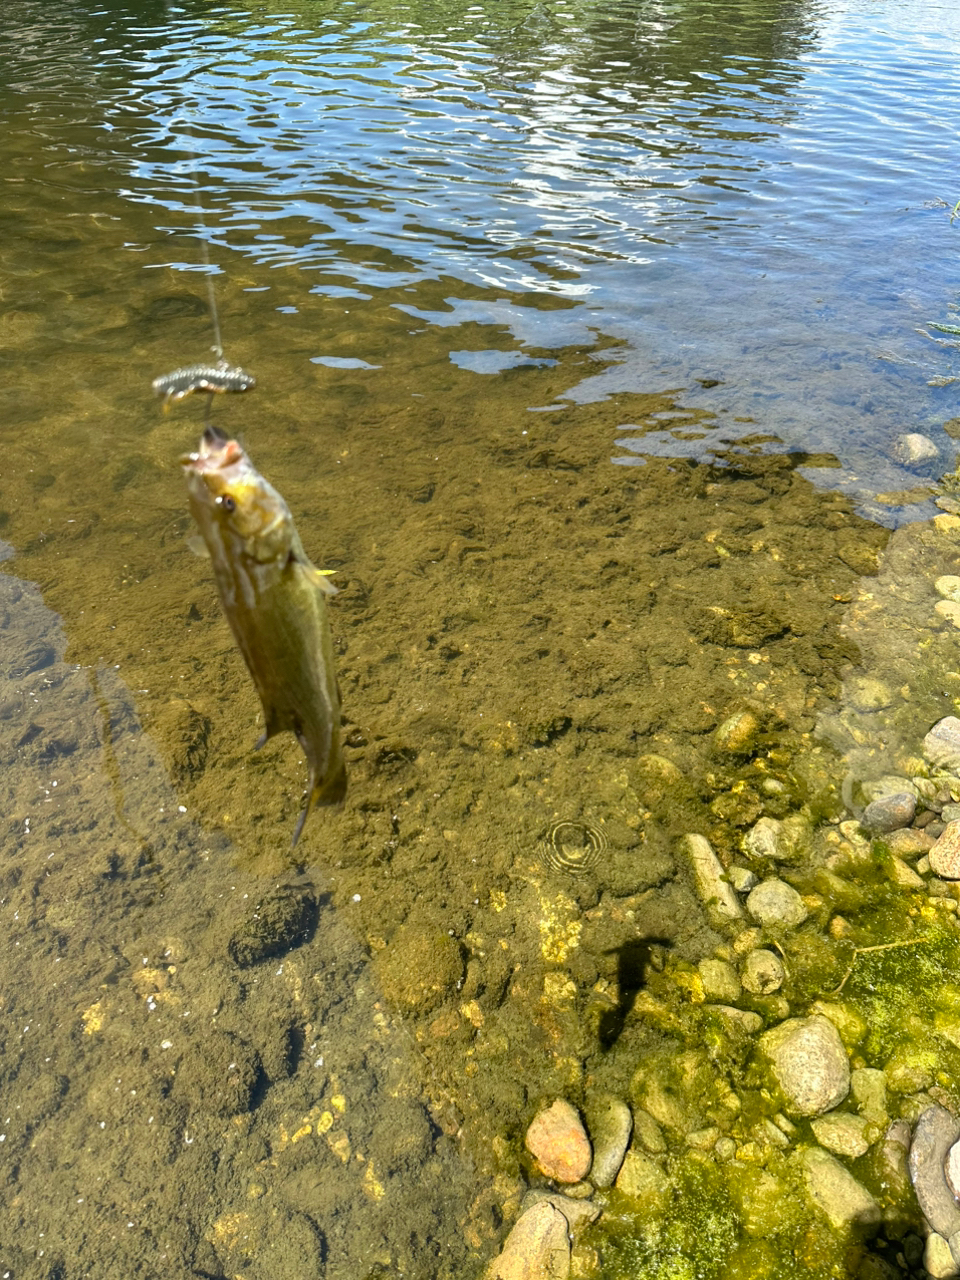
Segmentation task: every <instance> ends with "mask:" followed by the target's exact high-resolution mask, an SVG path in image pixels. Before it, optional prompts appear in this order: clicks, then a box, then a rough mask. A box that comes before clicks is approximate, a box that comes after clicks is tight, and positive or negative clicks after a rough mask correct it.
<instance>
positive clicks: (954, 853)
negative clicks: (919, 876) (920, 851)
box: [928, 822, 960, 880]
mask: <svg viewBox="0 0 960 1280" xmlns="http://www.w3.org/2000/svg"><path fill="white" fill-rule="evenodd" d="M928 856H929V859H930V870H931V871H932V872H933V873H934V874H935V875H938V876H941V877H942V878H943V879H944V880H960V822H948V823H947V825H946V827H944V829H943V832H942V833H941V835H940V836H939V837H938V839H937V841H936V843H935V844H934V846H933V848H932V849H931V850H930V853H929V855H928Z"/></svg>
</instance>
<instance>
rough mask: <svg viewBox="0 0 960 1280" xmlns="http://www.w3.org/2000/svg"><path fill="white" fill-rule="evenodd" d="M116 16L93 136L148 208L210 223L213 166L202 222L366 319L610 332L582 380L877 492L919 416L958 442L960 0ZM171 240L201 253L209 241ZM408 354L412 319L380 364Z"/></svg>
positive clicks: (528, 337)
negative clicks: (137, 19) (715, 417)
mask: <svg viewBox="0 0 960 1280" xmlns="http://www.w3.org/2000/svg"><path fill="white" fill-rule="evenodd" d="M102 21H103V23H104V30H105V31H106V32H107V33H108V34H106V35H105V36H102V37H100V39H101V40H102V42H103V44H106V45H107V46H108V47H109V46H110V45H112V44H115V45H117V46H118V47H117V48H116V50H115V52H113V53H110V52H108V53H107V54H106V55H104V54H102V53H101V49H102V47H103V46H102V45H100V46H98V45H97V44H96V43H94V42H93V41H92V42H91V43H90V46H89V48H88V49H87V50H86V51H85V52H86V54H87V57H88V58H91V59H93V60H94V61H95V62H97V68H98V69H97V73H96V79H97V80H98V81H99V82H101V83H103V82H104V81H106V82H108V83H109V82H110V81H111V80H113V78H114V77H116V78H118V79H122V83H119V84H115V85H112V86H111V91H109V92H108V93H107V94H106V96H105V98H104V97H103V95H100V94H98V102H97V106H96V108H95V113H96V114H95V117H94V118H92V119H91V120H90V122H89V123H90V126H91V128H92V131H93V133H94V135H95V137H96V142H95V143H94V144H93V147H92V148H91V149H92V150H93V151H94V153H96V152H100V153H101V159H102V161H103V162H107V161H108V158H109V161H108V162H109V163H110V165H111V167H115V168H119V169H120V170H121V171H123V170H125V171H126V173H127V180H126V181H124V179H123V178H121V179H120V182H121V187H120V190H121V193H122V195H123V196H124V197H125V198H127V199H129V200H132V201H135V202H141V203H143V204H145V205H146V206H147V207H148V209H149V210H150V211H151V214H150V216H151V217H152V218H153V220H154V221H155V222H156V225H157V226H158V227H160V228H163V229H168V230H172V231H178V230H182V229H183V228H184V227H185V226H190V225H191V224H194V223H195V221H196V219H195V214H194V211H193V206H195V204H196V202H197V187H195V186H194V183H195V182H196V183H197V185H198V187H199V193H200V196H201V198H202V199H203V202H204V204H205V205H206V206H207V224H208V232H209V236H210V238H211V240H212V241H213V242H214V243H215V244H217V245H221V246H229V247H230V248H232V249H236V250H239V251H240V252H241V253H242V254H243V255H245V256H249V257H250V258H252V259H253V260H254V261H255V262H257V263H258V264H261V265H265V266H270V267H282V266H296V267H297V268H299V269H300V270H301V271H302V273H303V274H302V276H301V277H300V280H301V287H302V288H303V289H304V290H315V291H316V292H317V293H319V294H320V295H321V296H326V297H328V298H329V297H334V298H345V299H349V300H350V302H351V306H350V312H351V314H352V316H353V319H354V322H355V323H359V324H370V325H371V327H376V326H375V325H374V323H373V319H372V317H373V315H375V314H377V313H378V312H379V310H380V309H381V308H382V307H383V306H385V305H386V306H391V307H393V308H398V309H400V310H401V311H403V312H405V313H406V314H407V315H409V316H410V317H411V318H412V319H413V320H414V321H418V322H420V323H423V324H426V325H430V324H443V325H446V326H448V327H450V328H452V329H454V330H456V329H457V328H458V327H459V326H460V325H462V324H463V323H466V322H468V321H474V322H477V323H479V324H481V325H489V326H491V331H492V332H493V331H498V330H506V332H507V333H508V334H509V335H510V338H511V339H512V345H513V346H514V347H515V348H518V349H522V348H523V347H537V348H553V347H556V346H559V345H564V344H572V343H576V344H585V343H590V342H593V341H596V339H597V337H598V336H599V335H604V336H605V338H606V339H607V340H608V341H609V339H610V338H613V339H615V340H616V341H617V342H618V343H620V344H622V346H621V347H620V349H619V350H618V351H617V352H616V353H615V358H613V357H611V358H610V359H609V361H608V363H607V364H606V367H605V368H604V369H603V370H602V371H598V372H597V373H596V375H594V376H592V377H586V378H584V379H582V380H581V381H580V382H579V383H578V384H577V385H575V386H573V387H571V388H569V389H568V391H567V398H569V399H571V400H574V401H575V402H584V401H591V400H595V399H597V398H600V397H604V396H610V395H612V394H616V393H622V392H637V391H659V390H661V389H662V388H663V387H665V386H670V387H674V388H677V389H678V390H679V391H680V392H681V393H682V394H683V396H684V398H685V401H686V403H688V404H689V405H691V406H695V407H700V408H705V409H707V410H709V411H711V412H714V413H725V414H729V415H731V416H733V417H738V416H741V417H742V416H751V417H752V418H753V419H754V420H755V421H756V423H757V424H758V426H759V427H760V429H762V430H764V431H767V432H770V433H772V434H775V435H777V436H779V437H780V439H781V440H782V441H783V445H784V447H786V448H789V449H793V450H806V451H808V452H810V453H816V454H822V453H832V454H834V455H836V456H837V457H838V458H839V459H840V460H841V462H842V463H843V465H844V468H846V473H845V474H844V475H842V476H841V475H834V476H831V477H830V480H831V482H832V483H834V484H842V485H844V486H845V487H847V488H849V489H850V490H851V491H852V492H854V493H857V494H858V495H861V496H862V495H866V494H869V493H870V492H871V490H873V491H884V490H891V489H893V490H895V489H898V488H899V489H903V488H909V487H910V486H911V484H912V482H913V480H914V477H912V476H910V475H909V473H906V474H905V473H903V472H902V471H901V470H900V469H899V468H897V467H896V466H895V465H893V464H892V463H891V462H890V461H889V455H890V449H891V446H892V443H893V441H894V439H895V438H896V435H897V434H899V433H900V432H902V431H903V430H914V429H919V430H923V431H926V432H930V433H931V434H932V435H933V436H934V438H935V439H936V441H937V443H938V444H939V445H940V446H941V448H942V449H943V454H944V457H943V461H944V469H947V467H948V466H949V465H950V464H951V463H952V453H951V447H950V444H949V441H948V439H947V438H946V437H945V436H944V435H943V434H942V432H941V431H940V430H939V428H940V426H941V424H942V422H943V421H945V420H946V419H948V418H950V417H952V416H954V408H955V404H956V386H955V385H950V386H947V387H946V388H942V389H938V388H932V387H930V386H929V385H928V383H929V381H930V380H931V379H936V378H937V377H943V376H950V375H952V374H954V373H955V372H956V369H955V364H956V356H955V353H954V352H953V351H951V350H944V349H943V348H941V347H937V346H935V345H934V344H933V343H931V342H930V340H929V339H928V338H925V337H923V336H922V335H920V334H918V333H917V328H918V327H919V326H923V325H925V324H926V323H928V322H929V321H931V320H934V321H936V320H941V321H942V320H949V308H950V306H951V305H952V304H954V303H955V302H956V300H957V292H958V284H960V269H958V261H960V259H958V255H957V251H956V243H955V242H956V235H955V234H954V231H955V229H954V228H951V226H950V224H949V221H948V218H947V217H946V214H945V210H944V209H943V208H942V207H938V206H936V204H935V202H936V201H937V199H938V198H939V199H949V200H950V201H951V203H952V202H953V188H954V186H956V181H957V169H956V156H955V146H954V141H955V129H954V109H955V103H956V95H957V88H958V85H957V65H958V53H960V25H958V18H957V15H956V11H955V10H954V9H953V8H952V7H950V6H938V5H930V4H913V5H911V4H880V5H872V6H869V5H866V6H858V5H843V4H833V5H831V4H822V5H821V4H813V5H777V6H767V5H762V6H749V7H747V8H745V9H744V8H743V7H741V6H738V5H726V4H720V5H717V4H709V5H698V4H676V5H670V4H664V5H656V6H651V5H645V4H633V5H627V6H619V7H618V8H617V10H616V12H615V13H611V12H607V11H606V10H605V9H604V8H603V7H599V8H598V7H595V6H587V5H584V6H577V5H573V6H570V7H566V8H565V7H563V6H561V5H557V6H548V5H535V6H529V5H527V6H523V5H515V6H497V8H496V10H495V11H492V12H490V13H487V12H484V11H482V10H481V9H479V8H470V7H468V6H462V7H461V6H452V7H451V6H436V7H423V6H418V7H417V8H416V9H415V10H413V9H410V8H408V7H405V6H388V5H377V6H374V7H372V8H370V7H366V6H365V7H363V8H362V10H358V9H355V8H354V7H353V6H351V5H336V6H334V5H331V6H315V5H311V6H309V7H307V8H303V9H301V10H294V11H292V12H290V11H289V10H287V9H281V8H280V7H279V6H278V7H276V8H273V7H271V9H251V10H250V11H249V12H247V11H243V10H241V11H231V10H229V9H224V10H214V11H212V12H207V13H205V14H203V15H202V16H198V15H196V14H193V13H192V12H191V11H190V10H189V9H180V8H178V7H176V6H174V7H171V8H170V10H169V12H168V14H167V21H166V22H165V23H164V24H163V26H162V28H153V27H151V26H150V25H149V21H148V22H147V23H145V24H144V25H143V26H140V25H139V24H136V23H134V22H131V21H130V20H129V18H127V17H126V16H125V15H124V14H123V11H122V10H121V11H120V13H119V14H117V15H116V16H115V17H114V19H113V21H110V20H109V18H108V16H107V15H106V14H104V15H103V18H102ZM161 35H162V39H161ZM96 39H97V38H96V37H94V41H95V40H96ZM121 68H122V71H121ZM98 117H99V118H98ZM184 249H188V250H189V252H184V251H183V250H184ZM160 260H161V261H163V260H167V261H173V262H177V261H184V260H186V261H187V263H188V264H189V265H192V266H195V265H196V260H195V253H194V246H193V245H192V244H187V245H183V244H181V245H178V247H177V251H175V252H174V254H173V255H172V256H171V257H166V258H161V259H160ZM397 290H402V291H404V292H406V293H408V294H409V295H410V297H409V300H408V301H407V300H400V299H397V298H396V297H395V296H393V294H394V293H395V291H397ZM387 293H389V294H390V295H391V296H390V297H389V298H388V297H387V296H386V295H387ZM288 305H293V306H295V305H297V303H296V302H292V303H290V302H288ZM450 336H451V339H452V340H453V341H452V344H451V345H452V347H453V348H454V349H456V339H455V337H454V334H451V335H450ZM492 345H495V346H497V347H499V346H501V345H502V342H501V341H498V342H497V343H495V344H492ZM321 354H323V355H327V356H333V357H336V356H337V355H338V354H341V353H338V352H336V351H331V352H323V353H321ZM350 354H351V355H352V356H356V355H357V354H358V353H355V352H351V353H350ZM359 354H361V355H362V353H359ZM609 354H610V353H608V355H609ZM405 359H409V355H408V352H407V346H406V344H400V343H398V344H397V345H396V346H395V347H394V349H393V350H392V352H391V353H390V357H389V360H388V365H387V368H388V375H387V376H389V368H390V366H391V365H393V366H394V367H396V364H397V362H403V361H404V360H405ZM507 364H508V365H509V360H508V361H507ZM473 367H476V368H478V373H480V374H482V373H485V372H488V371H489V370H490V369H493V370H494V371H495V370H496V369H497V368H498V367H500V365H498V363H497V362H496V360H494V361H493V363H492V364H491V363H490V358H489V357H488V359H487V363H483V361H482V360H481V361H480V362H479V364H475V365H474V366H473ZM705 380H706V381H708V382H710V383H711V384H713V385H711V386H710V387H709V388H706V389H704V388H703V387H702V385H701V384H702V382H703V381H705ZM728 434H729V433H728ZM709 444H710V441H709V439H708V441H707V443H706V444H705V445H703V446H702V449H701V452H706V451H708V450H709ZM636 447H637V448H639V449H641V450H642V451H650V450H657V451H661V452H670V451H671V449H672V447H673V446H672V442H671V440H670V439H669V438H667V439H666V440H659V441H658V440H656V439H650V438H649V435H647V436H646V437H645V438H644V440H643V442H642V444H640V443H638V444H637V445H636ZM628 448H629V445H628ZM621 456H622V455H621ZM871 510H874V511H876V508H871ZM906 514H907V515H908V516H909V515H913V514H916V513H915V512H914V511H913V510H908V511H907V512H906ZM889 518H890V519H893V520H895V519H896V514H894V515H893V516H892V517H889Z"/></svg>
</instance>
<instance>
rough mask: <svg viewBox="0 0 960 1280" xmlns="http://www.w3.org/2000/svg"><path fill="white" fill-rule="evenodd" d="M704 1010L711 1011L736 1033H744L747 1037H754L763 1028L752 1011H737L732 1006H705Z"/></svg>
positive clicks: (734, 1006)
mask: <svg viewBox="0 0 960 1280" xmlns="http://www.w3.org/2000/svg"><path fill="white" fill-rule="evenodd" d="M703 1007H704V1008H705V1009H712V1010H713V1011H714V1012H715V1013H719V1015H720V1017H721V1018H723V1020H724V1021H725V1022H726V1023H728V1025H729V1026H730V1027H731V1028H734V1029H735V1030H737V1031H745V1032H746V1033H747V1035H750V1036H752V1035H755V1034H756V1033H757V1032H758V1031H759V1030H760V1028H761V1027H762V1026H763V1019H762V1018H761V1017H760V1015H759V1013H754V1012H753V1010H752V1009H738V1008H737V1007H736V1005H732V1004H705V1005H704V1006H703Z"/></svg>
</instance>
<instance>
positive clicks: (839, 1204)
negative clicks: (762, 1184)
mask: <svg viewBox="0 0 960 1280" xmlns="http://www.w3.org/2000/svg"><path fill="white" fill-rule="evenodd" d="M800 1160H801V1164H802V1167H803V1173H804V1177H805V1179H806V1184H807V1190H808V1192H809V1193H810V1198H811V1200H813V1202H814V1204H816V1205H817V1206H818V1207H819V1208H820V1209H821V1210H822V1211H823V1213H824V1214H825V1215H826V1218H827V1221H828V1222H829V1223H830V1225H831V1226H832V1227H833V1228H834V1229H835V1230H838V1231H839V1230H843V1229H847V1230H849V1229H851V1228H854V1229H859V1231H860V1232H862V1233H864V1234H867V1233H869V1232H870V1231H871V1229H872V1228H875V1227H876V1226H877V1225H878V1224H879V1222H880V1218H881V1214H880V1206H879V1205H878V1204H877V1202H876V1200H874V1198H873V1196H872V1195H871V1194H870V1192H869V1191H868V1190H867V1189H866V1187H863V1186H861V1185H860V1183H859V1182H858V1181H857V1180H856V1178H855V1177H854V1176H853V1174H852V1173H850V1172H849V1171H848V1170H847V1169H846V1168H845V1167H844V1166H843V1165H842V1164H841V1163H840V1161H839V1160H836V1159H834V1157H833V1156H831V1155H828V1154H827V1153H826V1151H821V1150H820V1149H819V1147H808V1148H807V1149H806V1150H805V1151H803V1152H802V1153H801V1156H800Z"/></svg>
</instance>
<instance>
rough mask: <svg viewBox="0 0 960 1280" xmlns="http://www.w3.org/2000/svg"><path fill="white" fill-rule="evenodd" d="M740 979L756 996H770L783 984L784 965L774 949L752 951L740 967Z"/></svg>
mask: <svg viewBox="0 0 960 1280" xmlns="http://www.w3.org/2000/svg"><path fill="white" fill-rule="evenodd" d="M740 981H741V982H742V983H743V985H744V986H745V987H746V989H747V990H748V991H749V992H750V993H751V995H755V996H768V995H770V993H771V992H772V991H779V990H780V988H781V987H782V986H783V965H782V964H781V963H780V959H779V957H778V956H775V955H774V953H773V952H772V951H766V950H765V949H763V948H760V950H758V951H751V952H749V953H748V954H747V956H746V957H745V958H744V961H743V964H742V965H741V967H740Z"/></svg>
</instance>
